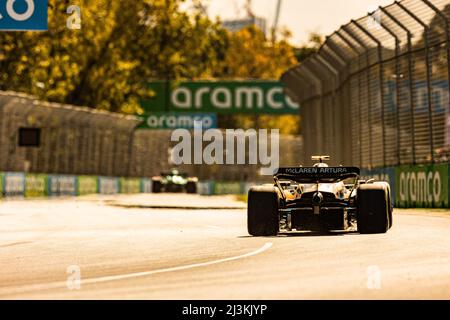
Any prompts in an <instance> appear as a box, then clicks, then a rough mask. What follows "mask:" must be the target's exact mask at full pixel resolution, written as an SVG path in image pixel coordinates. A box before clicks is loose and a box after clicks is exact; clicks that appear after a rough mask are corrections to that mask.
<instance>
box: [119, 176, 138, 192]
mask: <svg viewBox="0 0 450 320" xmlns="http://www.w3.org/2000/svg"><path fill="white" fill-rule="evenodd" d="M140 192H141V179H128V178H120V193H125V194H135V193H140Z"/></svg>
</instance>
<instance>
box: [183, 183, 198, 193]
mask: <svg viewBox="0 0 450 320" xmlns="http://www.w3.org/2000/svg"><path fill="white" fill-rule="evenodd" d="M186 192H187V193H190V194H195V193H197V183H195V182H188V183H187V185H186Z"/></svg>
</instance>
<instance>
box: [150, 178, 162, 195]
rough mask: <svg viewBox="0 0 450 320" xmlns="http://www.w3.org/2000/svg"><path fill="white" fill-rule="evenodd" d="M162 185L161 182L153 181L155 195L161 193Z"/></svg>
mask: <svg viewBox="0 0 450 320" xmlns="http://www.w3.org/2000/svg"><path fill="white" fill-rule="evenodd" d="M161 189H162V183H161V181H159V180H153V181H152V192H153V193H161Z"/></svg>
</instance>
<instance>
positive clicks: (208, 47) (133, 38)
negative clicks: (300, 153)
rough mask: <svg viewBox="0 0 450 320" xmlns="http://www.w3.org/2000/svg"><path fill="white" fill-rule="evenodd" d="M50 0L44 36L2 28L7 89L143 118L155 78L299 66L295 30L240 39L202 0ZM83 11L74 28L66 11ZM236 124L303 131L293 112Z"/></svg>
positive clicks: (275, 74) (0, 65)
mask: <svg viewBox="0 0 450 320" xmlns="http://www.w3.org/2000/svg"><path fill="white" fill-rule="evenodd" d="M183 2H184V0H138V1H111V0H70V1H69V0H49V30H48V31H46V32H0V70H1V73H0V90H13V91H20V92H25V93H29V94H32V95H34V96H37V97H38V98H40V99H43V100H48V101H53V102H61V103H67V104H75V105H83V106H88V107H92V108H99V109H103V110H109V111H114V112H124V113H140V112H142V110H141V109H140V106H139V100H140V99H142V98H146V97H148V96H151V95H152V94H153V93H152V92H151V91H150V89H148V86H147V81H148V80H149V79H163V80H164V79H165V80H171V81H177V80H183V79H189V80H195V79H270V80H273V79H278V78H279V77H280V75H281V74H282V73H283V72H284V71H285V70H287V69H288V68H290V67H292V66H293V65H295V64H296V63H297V58H296V51H295V50H294V48H293V47H292V46H291V45H290V44H289V37H290V34H289V32H287V31H283V32H282V37H281V38H280V40H279V41H276V42H273V41H270V40H268V39H266V37H265V35H264V33H263V32H261V31H260V30H258V29H256V28H253V27H250V28H246V29H243V30H241V31H239V32H237V33H231V32H228V31H226V30H225V29H223V28H222V26H221V23H220V21H214V20H212V19H210V18H208V17H207V15H206V14H205V12H204V10H203V7H202V6H201V5H198V4H199V3H200V2H201V1H200V0H196V1H194V4H196V3H197V5H194V6H193V7H192V8H191V10H187V11H186V10H182V9H181V8H180V6H181V4H182V3H183ZM71 5H78V6H79V7H80V8H81V29H80V30H72V29H69V28H68V27H67V20H68V19H69V17H70V15H69V14H68V13H67V8H68V7H69V6H71ZM221 122H222V123H223V124H224V125H227V126H230V127H231V126H235V127H244V128H245V127H248V126H257V127H276V128H282V129H283V130H282V131H283V132H287V133H295V132H298V131H299V127H298V123H299V121H298V119H297V117H293V116H283V117H269V116H260V117H256V116H251V117H249V116H242V117H224V118H223V119H221Z"/></svg>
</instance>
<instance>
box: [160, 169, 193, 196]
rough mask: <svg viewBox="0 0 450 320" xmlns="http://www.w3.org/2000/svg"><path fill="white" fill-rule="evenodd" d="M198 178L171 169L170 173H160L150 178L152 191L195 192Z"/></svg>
mask: <svg viewBox="0 0 450 320" xmlns="http://www.w3.org/2000/svg"><path fill="white" fill-rule="evenodd" d="M197 183H198V179H197V178H194V177H189V176H188V175H187V174H184V173H180V172H179V171H178V170H176V169H172V170H171V171H170V173H161V175H160V176H157V177H153V178H152V192H153V193H161V192H187V193H197Z"/></svg>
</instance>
